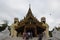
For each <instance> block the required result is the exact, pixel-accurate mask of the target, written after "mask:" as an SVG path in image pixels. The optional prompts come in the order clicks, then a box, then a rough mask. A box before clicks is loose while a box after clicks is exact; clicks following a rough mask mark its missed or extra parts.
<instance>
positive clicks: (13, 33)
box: [10, 18, 19, 37]
mask: <svg viewBox="0 0 60 40" xmlns="http://www.w3.org/2000/svg"><path fill="white" fill-rule="evenodd" d="M18 24H19V20H18V18H14V23H13V24H12V25H11V26H10V28H11V37H17V31H16V30H15V29H16V28H17V27H18Z"/></svg>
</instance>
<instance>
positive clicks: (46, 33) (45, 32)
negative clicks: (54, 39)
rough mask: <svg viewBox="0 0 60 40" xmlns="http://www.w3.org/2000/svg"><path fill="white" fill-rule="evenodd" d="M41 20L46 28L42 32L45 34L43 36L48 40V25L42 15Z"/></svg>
mask: <svg viewBox="0 0 60 40" xmlns="http://www.w3.org/2000/svg"><path fill="white" fill-rule="evenodd" d="M41 22H42V26H45V27H46V30H45V31H44V33H43V34H45V35H43V37H44V36H45V37H46V38H45V39H46V40H48V38H49V25H48V24H47V23H46V18H45V17H42V18H41Z"/></svg>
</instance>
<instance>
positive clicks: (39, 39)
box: [23, 32, 44, 40]
mask: <svg viewBox="0 0 60 40" xmlns="http://www.w3.org/2000/svg"><path fill="white" fill-rule="evenodd" d="M43 34H44V33H40V34H39V35H38V40H42V38H43ZM32 38H33V35H32V33H30V32H28V33H26V32H24V33H23V39H24V40H29V39H31V40H32Z"/></svg>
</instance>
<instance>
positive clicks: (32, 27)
mask: <svg viewBox="0 0 60 40" xmlns="http://www.w3.org/2000/svg"><path fill="white" fill-rule="evenodd" d="M45 29H46V27H45V26H42V22H39V21H38V20H37V19H36V18H35V17H34V15H33V14H32V11H31V8H30V7H29V10H28V12H27V15H26V17H24V19H22V20H21V21H20V22H19V27H17V28H16V31H17V34H18V36H19V35H23V32H32V34H33V37H36V36H37V35H39V34H40V33H42V32H44V30H45Z"/></svg>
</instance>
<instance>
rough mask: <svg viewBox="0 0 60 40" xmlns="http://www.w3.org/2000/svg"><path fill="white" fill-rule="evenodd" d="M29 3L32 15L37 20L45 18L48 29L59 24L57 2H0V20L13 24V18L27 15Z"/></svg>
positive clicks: (33, 0) (39, 0)
mask: <svg viewBox="0 0 60 40" xmlns="http://www.w3.org/2000/svg"><path fill="white" fill-rule="evenodd" d="M29 3H30V4H31V10H32V13H33V14H34V16H35V17H36V18H37V19H38V20H40V18H41V17H42V16H45V17H46V19H47V23H48V24H49V26H50V29H52V28H53V27H54V26H56V25H58V24H59V23H60V21H59V20H60V19H59V17H60V11H59V10H60V1H59V0H0V19H2V20H4V19H7V20H9V24H11V23H13V19H14V17H18V18H19V19H20V20H21V19H23V18H24V16H25V15H26V14H27V11H28V8H29ZM50 14H51V15H50Z"/></svg>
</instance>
